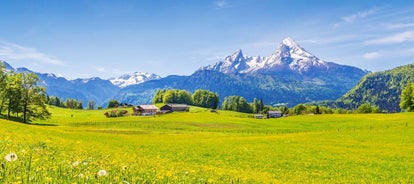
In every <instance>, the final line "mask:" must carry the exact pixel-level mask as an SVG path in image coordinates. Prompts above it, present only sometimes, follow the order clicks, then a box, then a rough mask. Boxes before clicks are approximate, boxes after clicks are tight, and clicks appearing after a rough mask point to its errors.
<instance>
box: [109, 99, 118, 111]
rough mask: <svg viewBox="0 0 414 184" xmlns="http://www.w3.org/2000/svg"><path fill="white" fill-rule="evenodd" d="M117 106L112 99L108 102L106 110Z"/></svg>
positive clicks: (116, 102)
mask: <svg viewBox="0 0 414 184" xmlns="http://www.w3.org/2000/svg"><path fill="white" fill-rule="evenodd" d="M118 106H119V102H118V101H117V100H114V99H112V100H109V102H108V107H107V108H108V109H109V108H114V107H118Z"/></svg>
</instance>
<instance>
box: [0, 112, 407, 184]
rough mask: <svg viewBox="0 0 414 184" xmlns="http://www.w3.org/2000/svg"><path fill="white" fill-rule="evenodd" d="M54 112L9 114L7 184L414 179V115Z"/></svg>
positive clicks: (1, 126) (3, 170) (1, 169)
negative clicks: (26, 119) (32, 117)
mask: <svg viewBox="0 0 414 184" xmlns="http://www.w3.org/2000/svg"><path fill="white" fill-rule="evenodd" d="M128 110H129V109H128ZM50 111H51V112H52V119H49V120H43V121H35V122H33V124H32V125H29V124H21V123H16V122H11V121H7V120H0V132H1V134H0V156H1V157H0V158H1V161H0V164H1V166H0V183H301V182H307V183H410V182H413V181H414V114H413V113H401V114H368V115H314V116H308V115H304V116H294V117H287V118H279V119H260V120H257V119H253V118H249V117H248V115H246V114H242V113H236V112H227V111H218V112H216V113H212V112H210V111H209V110H207V109H202V108H193V107H192V108H191V111H190V112H188V113H178V112H177V113H171V114H167V115H162V116H155V117H135V116H127V117H121V118H106V117H105V116H104V115H103V114H104V112H105V111H103V110H101V111H100V110H67V109H60V108H56V107H50Z"/></svg>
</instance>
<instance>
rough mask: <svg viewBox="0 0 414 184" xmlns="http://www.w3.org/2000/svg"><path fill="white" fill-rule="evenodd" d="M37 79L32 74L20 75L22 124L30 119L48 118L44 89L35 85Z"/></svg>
mask: <svg viewBox="0 0 414 184" xmlns="http://www.w3.org/2000/svg"><path fill="white" fill-rule="evenodd" d="M39 81H40V80H39V78H38V77H37V75H36V74H34V73H22V100H21V101H22V108H23V122H24V123H27V121H28V120H29V119H30V118H31V117H34V118H39V119H45V118H49V117H50V113H49V111H48V110H47V108H46V105H45V104H46V89H45V88H44V87H40V86H38V85H37V83H38V82H39Z"/></svg>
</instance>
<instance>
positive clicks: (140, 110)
mask: <svg viewBox="0 0 414 184" xmlns="http://www.w3.org/2000/svg"><path fill="white" fill-rule="evenodd" d="M132 109H133V110H134V114H135V115H142V116H151V115H155V114H156V113H157V111H158V107H157V106H155V105H138V106H136V107H133V108H132Z"/></svg>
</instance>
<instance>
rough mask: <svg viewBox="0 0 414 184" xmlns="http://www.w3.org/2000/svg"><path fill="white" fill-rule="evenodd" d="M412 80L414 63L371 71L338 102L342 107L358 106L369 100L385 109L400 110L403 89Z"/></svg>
mask: <svg viewBox="0 0 414 184" xmlns="http://www.w3.org/2000/svg"><path fill="white" fill-rule="evenodd" d="M411 82H414V64H410V65H405V66H401V67H397V68H395V69H392V70H387V71H384V72H375V73H370V74H368V75H366V76H365V77H363V78H362V79H361V81H360V82H359V83H358V84H357V85H356V86H355V87H354V88H352V89H351V90H350V91H349V92H347V93H346V94H345V95H343V96H342V97H341V98H340V99H339V100H338V101H337V104H338V106H340V107H346V108H357V107H358V106H359V105H361V104H363V103H366V102H368V103H371V104H372V105H377V106H378V107H379V108H380V109H381V110H383V111H387V112H400V111H401V109H400V107H399V103H400V95H401V91H402V89H403V88H404V87H405V86H406V85H407V84H409V83H411Z"/></svg>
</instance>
